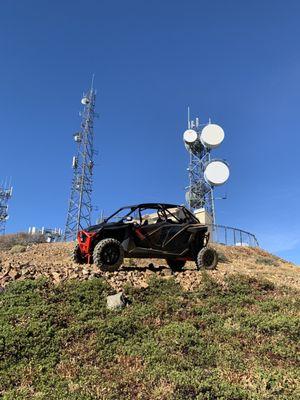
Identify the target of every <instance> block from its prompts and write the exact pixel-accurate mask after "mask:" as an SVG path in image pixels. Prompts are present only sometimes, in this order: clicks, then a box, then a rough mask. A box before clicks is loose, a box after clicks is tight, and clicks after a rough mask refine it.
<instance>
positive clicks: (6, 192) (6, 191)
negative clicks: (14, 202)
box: [0, 182, 13, 235]
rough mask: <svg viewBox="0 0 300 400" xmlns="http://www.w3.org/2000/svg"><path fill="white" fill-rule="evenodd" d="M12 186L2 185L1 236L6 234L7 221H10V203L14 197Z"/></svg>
mask: <svg viewBox="0 0 300 400" xmlns="http://www.w3.org/2000/svg"><path fill="white" fill-rule="evenodd" d="M12 189H13V188H12V186H11V184H7V183H6V182H5V183H3V184H0V235H4V234H5V227H6V221H7V220H8V217H9V215H8V201H9V200H10V198H11V196H12Z"/></svg>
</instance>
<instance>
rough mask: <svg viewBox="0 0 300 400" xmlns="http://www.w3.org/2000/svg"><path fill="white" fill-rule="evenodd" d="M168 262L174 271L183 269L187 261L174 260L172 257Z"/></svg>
mask: <svg viewBox="0 0 300 400" xmlns="http://www.w3.org/2000/svg"><path fill="white" fill-rule="evenodd" d="M167 264H168V266H169V267H170V268H171V270H172V271H181V270H182V268H183V267H184V266H185V261H184V260H174V259H173V260H172V259H170V258H169V259H167Z"/></svg>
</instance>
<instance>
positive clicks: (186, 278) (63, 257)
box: [0, 243, 300, 291]
mask: <svg viewBox="0 0 300 400" xmlns="http://www.w3.org/2000/svg"><path fill="white" fill-rule="evenodd" d="M73 246H74V244H72V243H41V244H33V245H30V246H29V247H27V249H26V251H25V252H20V253H11V252H9V251H0V288H4V287H5V286H6V285H7V284H9V283H10V282H12V281H15V280H24V279H37V278H39V277H42V276H43V277H46V278H48V279H50V280H52V281H53V282H54V283H55V284H58V283H60V282H63V281H66V280H69V279H76V280H86V279H93V278H95V277H96V278H97V277H102V278H104V279H105V280H107V282H108V283H109V284H110V285H111V286H112V287H113V288H114V289H116V290H117V291H121V290H122V289H123V288H124V286H125V285H128V284H130V285H133V286H136V287H142V288H145V287H147V286H148V281H149V278H150V277H151V276H160V277H162V278H163V279H169V278H170V277H172V276H174V278H175V280H176V281H177V282H178V283H180V285H182V287H183V288H184V289H186V290H193V289H195V288H196V287H197V286H198V285H199V284H200V282H201V277H202V274H201V272H199V271H197V270H196V269H195V265H194V263H187V265H186V267H185V269H184V270H183V271H182V272H175V273H174V274H172V271H171V270H170V269H169V268H168V267H167V265H166V263H165V261H164V260H131V259H129V260H125V263H124V265H123V266H122V267H121V268H120V270H119V271H116V272H102V271H100V270H99V269H98V268H97V266H96V265H78V264H75V263H73V262H72V261H71V257H70V254H71V252H72V249H73ZM216 247H217V250H218V251H219V252H220V255H221V257H220V259H221V262H220V263H219V265H218V268H217V270H215V271H209V274H211V275H212V276H214V277H215V278H216V279H217V280H222V279H223V278H224V276H225V275H227V274H230V273H237V272H241V273H246V274H248V275H254V276H257V275H260V276H261V275H263V276H265V277H266V278H268V279H270V280H272V281H274V282H275V283H277V284H283V285H288V286H294V287H298V288H299V287H300V268H298V267H296V266H294V265H293V264H291V263H288V262H286V261H284V260H281V259H280V258H278V257H275V256H273V255H271V254H269V253H267V252H265V251H263V250H261V249H253V248H246V247H225V246H220V245H219V246H216ZM262 260H265V262H262ZM150 262H151V263H150Z"/></svg>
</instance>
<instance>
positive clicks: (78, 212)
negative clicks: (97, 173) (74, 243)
mask: <svg viewBox="0 0 300 400" xmlns="http://www.w3.org/2000/svg"><path fill="white" fill-rule="evenodd" d="M93 81H94V76H93V79H92V84H91V88H90V90H89V91H88V92H87V93H86V94H84V96H83V98H82V100H81V103H82V104H83V107H84V108H83V112H82V114H81V116H82V123H81V129H80V132H77V133H75V134H74V140H75V142H76V143H77V155H76V156H74V157H73V160H72V168H73V179H72V187H71V195H70V200H69V208H68V214H67V222H66V226H65V231H64V236H63V240H64V241H68V240H75V238H76V235H77V232H78V231H79V230H80V229H82V228H84V227H87V226H89V225H91V214H92V198H91V196H92V189H93V168H94V156H95V149H94V117H95V116H96V113H95V102H96V91H95V90H94V87H93Z"/></svg>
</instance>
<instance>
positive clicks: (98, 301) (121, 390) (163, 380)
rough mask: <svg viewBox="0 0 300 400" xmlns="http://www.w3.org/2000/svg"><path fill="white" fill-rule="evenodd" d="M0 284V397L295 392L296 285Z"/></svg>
mask: <svg viewBox="0 0 300 400" xmlns="http://www.w3.org/2000/svg"><path fill="white" fill-rule="evenodd" d="M125 290H126V295H127V296H128V298H129V299H130V300H131V304H130V305H129V306H128V307H126V308H125V309H123V310H119V311H108V310H107V309H106V296H107V295H108V294H111V293H113V289H112V288H111V287H110V286H109V285H108V283H106V282H105V281H104V280H103V279H102V278H99V279H97V278H94V279H91V280H87V281H82V282H79V281H69V282H64V283H60V284H59V285H56V286H55V285H53V283H51V282H50V281H49V280H46V279H43V278H42V279H38V280H24V281H19V282H13V283H10V284H9V285H8V286H7V287H6V289H5V291H3V293H1V294H0V327H1V328H0V329H1V332H0V375H1V380H0V396H2V398H3V399H5V400H10V399H14V400H16V399H30V398H34V399H53V400H54V399H55V400H56V399H74V400H75V399H76V400H79V399H82V400H83V399H84V400H85V399H105V400H113V399H143V400H148V399H149V400H150V399H151V400H152V399H162V400H181V399H182V400H187V399H199V400H202V399H203V400H216V399H220V400H221V399H222V400H242V399H249V400H250V399H251V400H256V399H257V400H261V399H266V400H267V399H268V400H272V399H274V400H275V399H276V400H277V399H289V400H296V399H297V400H298V399H299V398H300V381H299V361H300V360H299V347H298V346H299V329H300V320H299V309H300V300H299V292H297V291H296V290H295V289H292V288H287V287H277V286H276V285H275V284H274V283H272V282H270V281H268V280H265V279H263V278H255V277H249V276H246V275H240V274H234V275H229V276H227V277H225V279H224V281H223V282H222V283H220V282H218V281H217V280H215V279H214V278H212V275H211V274H210V273H202V279H201V283H200V285H199V287H197V289H195V290H193V291H188V292H187V291H183V289H182V288H181V286H180V285H179V284H177V283H176V281H175V279H174V278H173V277H168V278H167V279H166V278H165V279H158V278H156V277H152V278H151V279H150V281H149V286H148V287H147V288H144V289H141V288H135V287H133V286H130V285H127V287H126V288H125Z"/></svg>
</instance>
